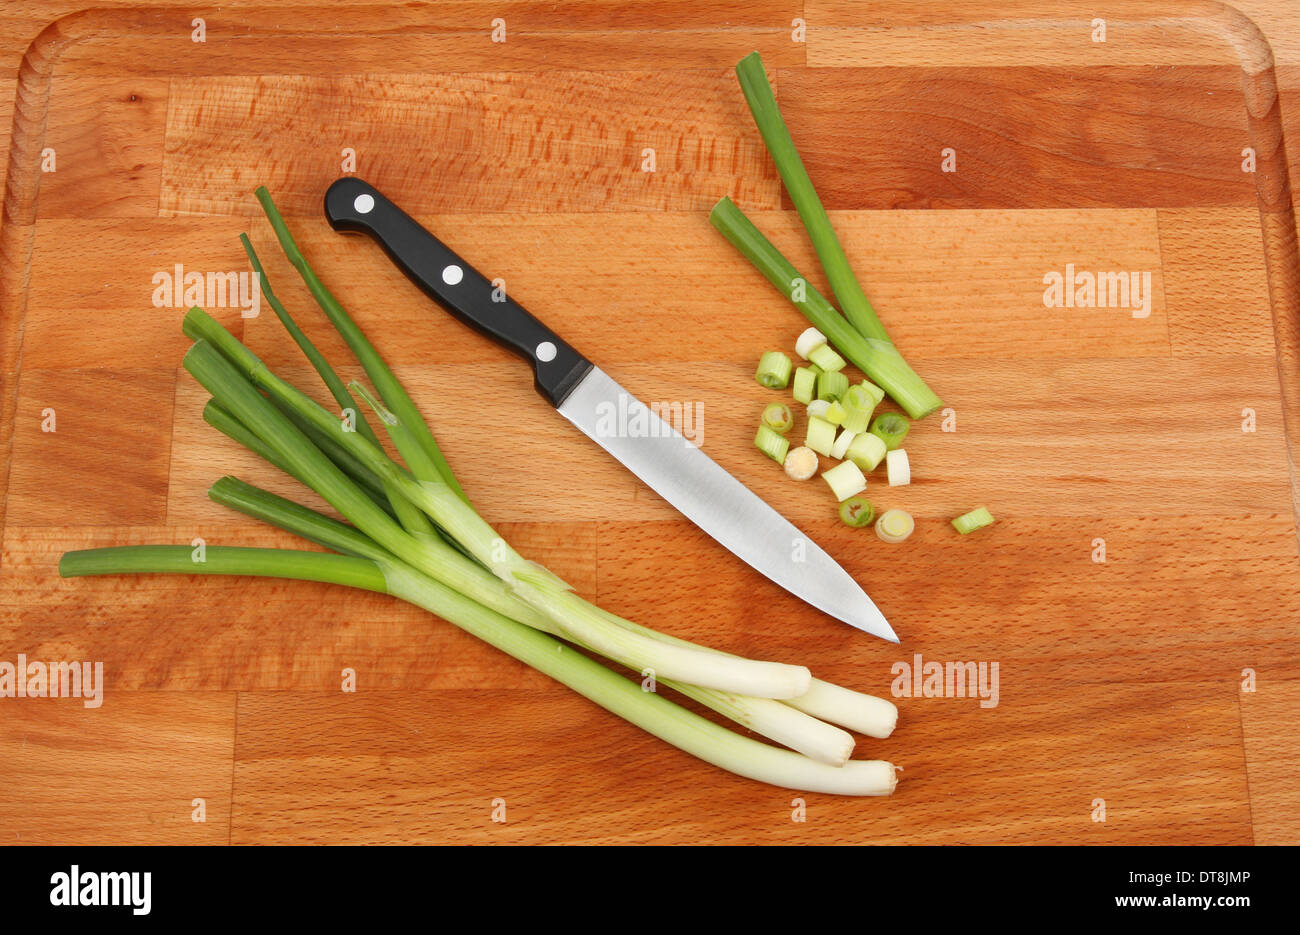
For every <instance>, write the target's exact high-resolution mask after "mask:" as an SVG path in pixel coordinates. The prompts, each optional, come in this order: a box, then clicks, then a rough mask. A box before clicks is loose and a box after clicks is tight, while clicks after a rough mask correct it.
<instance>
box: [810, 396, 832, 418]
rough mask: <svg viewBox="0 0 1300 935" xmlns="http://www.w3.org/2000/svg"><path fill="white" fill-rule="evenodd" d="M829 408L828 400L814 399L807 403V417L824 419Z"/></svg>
mask: <svg viewBox="0 0 1300 935" xmlns="http://www.w3.org/2000/svg"><path fill="white" fill-rule="evenodd" d="M830 410H831V404H830V401H829V400H825V399H814V400H813V401H812V402H810V403H809V404H808V418H810V419H811V418H813V417H816V418H818V419H825V418H826V413H828V412H830Z"/></svg>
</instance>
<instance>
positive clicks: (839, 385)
mask: <svg viewBox="0 0 1300 935" xmlns="http://www.w3.org/2000/svg"><path fill="white" fill-rule="evenodd" d="M848 389H849V378H848V377H846V376H845V375H844V374H842V373H840V372H839V371H838V370H827V371H824V372H823V373H822V374H821V376H819V377H818V378H817V398H818V399H824V400H826V401H827V402H833V401H835V400H838V399H839V398H840V397H841V396H843V395H844V394H845V393H847V392H848Z"/></svg>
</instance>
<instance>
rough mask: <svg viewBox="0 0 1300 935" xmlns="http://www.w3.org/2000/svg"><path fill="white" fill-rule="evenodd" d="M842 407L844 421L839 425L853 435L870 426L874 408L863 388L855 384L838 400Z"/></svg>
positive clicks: (869, 396) (869, 394) (869, 395)
mask: <svg viewBox="0 0 1300 935" xmlns="http://www.w3.org/2000/svg"><path fill="white" fill-rule="evenodd" d="M840 402H841V403H842V404H843V406H844V421H843V422H842V423H841V424H842V425H843V426H844V427H845V428H846V429H851V430H852V431H853V432H854V434H857V433H859V432H865V431H866V430H867V426H868V425H870V424H871V413H872V411H873V410H874V409H875V408H876V403H875V401H874V400H873V399H872V398H871V393H870V392H869V391H868V390H867V388H866V387H865V386H862V385H861V384H858V383H855V384H854V385H853V386H850V387H849V388H848V390H847V391H846V392H845V393H844V398H843V399H841V400H840Z"/></svg>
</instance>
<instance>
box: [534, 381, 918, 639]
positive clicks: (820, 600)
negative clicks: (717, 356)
mask: <svg viewBox="0 0 1300 935" xmlns="http://www.w3.org/2000/svg"><path fill="white" fill-rule="evenodd" d="M559 410H560V414H561V415H563V416H564V417H565V418H566V419H568V420H569V421H570V422H572V423H573V424H574V425H576V426H577V427H578V428H580V429H581V430H582V431H583V433H584V434H586V435H587V437H588V438H590V439H591V440H592V441H594V442H595V443H596V444H598V445H600V447H602V448H604V449H605V450H606V451H608V452H609V453H610V454H612V455H613V456H614V457H615V458H617V459H618V460H619V461H620V462H621V463H622V464H623V465H624V466H625V467H626V468H627V469H628V470H630V471H631V472H632V473H633V474H635V475H636V476H637V477H639V478H641V480H643V481H645V483H646V484H648V485H649V486H650V488H651V489H652V490H654V491H655V493H657V494H659V495H660V496H661V497H663V498H664V499H665V500H667V501H668V502H669V503H671V504H672V505H673V506H675V507H676V508H677V509H678V510H680V511H681V512H682V513H683V514H685V516H686V518H687V519H689V520H690V521H691V522H693V523H695V524H696V525H697V526H699V527H700V528H701V529H703V530H704V531H705V532H707V533H708V534H709V535H710V536H712V537H713V538H714V539H717V540H718V541H719V542H720V543H722V544H723V545H724V546H726V547H727V549H728V550H730V551H731V552H734V553H735V554H736V555H737V556H739V557H740V558H741V559H743V560H744V561H746V562H748V563H749V564H750V565H752V566H753V567H754V568H756V569H757V570H758V571H760V572H762V573H763V574H764V575H766V576H767V577H769V578H771V579H772V580H773V581H775V582H776V583H777V584H779V585H780V586H781V587H783V588H785V589H786V590H787V591H789V592H790V593H791V594H794V595H795V596H796V597H799V598H801V599H803V600H805V601H807V602H808V603H809V604H812V605H813V606H814V607H816V608H818V609H819V610H823V611H825V612H826V613H828V614H830V615H831V616H832V617H836V618H838V619H840V620H843V621H844V622H845V623H847V624H849V625H850V626H854V627H857V628H858V629H859V630H865V631H866V632H867V633H870V634H872V635H874V636H878V637H880V638H881V639H885V640H889V641H891V642H894V643H897V642H898V637H897V636H895V635H894V631H893V628H892V627H890V625H889V621H887V620H886V619H885V617H884V615H883V614H882V613H881V612H880V611H879V610H878V609H877V608H876V605H875V604H874V603H872V600H871V598H870V597H868V596H867V593H866V592H865V591H863V590H862V588H861V587H859V585H858V583H857V582H856V581H854V580H853V578H852V577H851V576H850V575H849V573H848V572H846V571H845V570H844V569H843V568H841V567H840V566H839V564H838V563H837V562H836V561H835V560H834V559H833V558H831V557H830V556H829V555H827V554H826V553H825V552H824V551H822V549H821V548H820V547H819V546H818V545H817V543H815V542H813V541H812V539H810V538H809V537H808V536H806V535H804V534H803V533H802V532H800V531H799V530H798V528H796V527H795V525H794V524H793V523H791V522H790V521H789V520H787V519H786V518H785V517H783V516H782V515H781V514H780V513H778V512H776V510H774V509H772V508H771V507H770V506H768V505H767V504H766V503H764V502H763V500H762V499H761V498H760V497H759V496H758V495H757V494H755V493H753V492H752V491H751V490H749V488H747V487H746V486H745V485H744V484H742V483H741V482H740V481H738V480H736V479H735V478H734V477H732V476H731V475H730V474H728V473H727V472H726V471H725V470H723V469H722V468H721V467H719V466H718V464H717V463H716V462H715V461H713V459H711V458H710V457H709V456H708V455H706V454H705V453H704V452H703V451H701V450H700V449H698V448H696V447H695V446H694V445H692V444H691V443H690V442H688V441H687V440H686V439H685V438H683V437H682V435H681V434H680V433H679V432H678V431H677V430H676V429H674V428H673V427H672V426H670V425H669V424H668V423H667V422H665V421H664V420H663V419H661V418H660V417H659V416H658V415H656V414H655V413H654V412H652V411H651V410H650V409H649V407H647V406H645V405H644V404H643V403H641V402H640V401H639V400H637V398H636V397H635V396H633V395H632V394H631V393H629V392H627V390H625V389H623V387H621V386H619V384H618V383H616V382H615V381H614V380H612V379H610V377H609V376H608V375H606V374H605V373H604V372H603V371H602V370H601V369H600V368H599V367H592V369H591V372H590V373H589V374H587V375H586V376H585V377H583V378H582V380H581V382H579V383H578V385H577V386H576V387H574V389H573V391H572V392H571V393H570V394H569V395H568V397H567V398H566V399H565V400H564V402H563V403H562V404H561V405H560V407H559Z"/></svg>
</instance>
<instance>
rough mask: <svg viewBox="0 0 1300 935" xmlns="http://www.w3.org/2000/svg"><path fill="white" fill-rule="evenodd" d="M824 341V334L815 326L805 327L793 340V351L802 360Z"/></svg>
mask: <svg viewBox="0 0 1300 935" xmlns="http://www.w3.org/2000/svg"><path fill="white" fill-rule="evenodd" d="M825 343H826V335H824V334H822V333H821V332H820V331H818V330H817V329H816V328H805V329H804V332H803V334H801V335H799V337H798V339H797V340H796V341H795V342H794V352H795V353H796V354H798V355H799V356H800V357H802V358H803V359H804V360H807V359H808V355H810V354H811V353H812V352H813V351H815V350H817V348H819V347H821V346H823V345H824V344H825Z"/></svg>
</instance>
